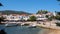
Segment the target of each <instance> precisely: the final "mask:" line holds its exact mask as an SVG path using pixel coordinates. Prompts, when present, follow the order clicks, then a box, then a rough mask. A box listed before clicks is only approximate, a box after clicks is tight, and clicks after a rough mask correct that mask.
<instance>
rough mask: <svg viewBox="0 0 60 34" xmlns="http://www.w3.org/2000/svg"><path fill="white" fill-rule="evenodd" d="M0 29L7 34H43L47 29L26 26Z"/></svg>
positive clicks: (0, 27)
mask: <svg viewBox="0 0 60 34" xmlns="http://www.w3.org/2000/svg"><path fill="white" fill-rule="evenodd" d="M0 29H5V32H7V34H45V33H44V32H47V31H48V30H47V29H43V28H39V27H37V28H28V27H27V26H14V27H5V26H4V25H0Z"/></svg>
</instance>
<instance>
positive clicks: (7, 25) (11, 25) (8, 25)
mask: <svg viewBox="0 0 60 34" xmlns="http://www.w3.org/2000/svg"><path fill="white" fill-rule="evenodd" d="M5 26H6V27H13V26H17V24H5Z"/></svg>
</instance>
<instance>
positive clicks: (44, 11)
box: [37, 10, 48, 14]
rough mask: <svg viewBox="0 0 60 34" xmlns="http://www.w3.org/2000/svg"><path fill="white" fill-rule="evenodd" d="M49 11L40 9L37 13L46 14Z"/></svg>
mask: <svg viewBox="0 0 60 34" xmlns="http://www.w3.org/2000/svg"><path fill="white" fill-rule="evenodd" d="M46 13H48V11H47V10H38V12H37V14H46Z"/></svg>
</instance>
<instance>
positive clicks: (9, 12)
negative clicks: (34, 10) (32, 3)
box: [0, 10, 31, 15]
mask: <svg viewBox="0 0 60 34" xmlns="http://www.w3.org/2000/svg"><path fill="white" fill-rule="evenodd" d="M0 13H2V14H28V15H30V14H31V13H27V12H24V11H14V10H3V11H0Z"/></svg>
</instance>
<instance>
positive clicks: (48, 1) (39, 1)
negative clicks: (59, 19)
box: [0, 0, 60, 13]
mask: <svg viewBox="0 0 60 34" xmlns="http://www.w3.org/2000/svg"><path fill="white" fill-rule="evenodd" d="M0 3H2V4H3V5H4V6H2V7H0V10H16V11H25V12H29V13H36V12H37V11H38V10H48V11H51V12H54V11H60V5H59V3H60V2H57V1H56V0H0Z"/></svg>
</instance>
